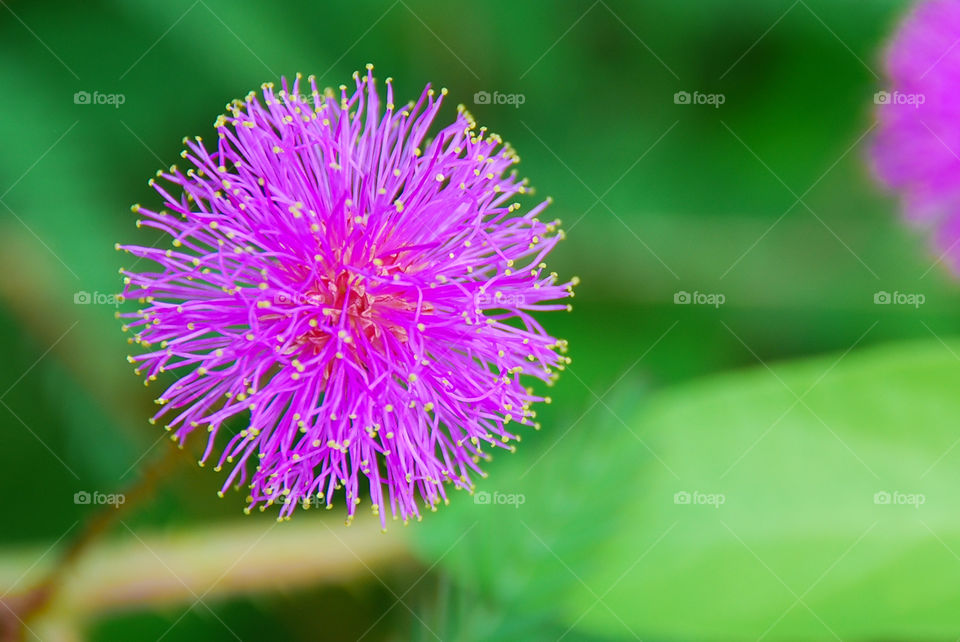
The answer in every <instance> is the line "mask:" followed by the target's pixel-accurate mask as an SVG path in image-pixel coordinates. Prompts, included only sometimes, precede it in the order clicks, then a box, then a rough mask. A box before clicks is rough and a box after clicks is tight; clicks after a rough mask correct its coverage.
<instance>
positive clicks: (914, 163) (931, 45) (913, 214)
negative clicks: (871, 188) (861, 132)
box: [872, 0, 960, 273]
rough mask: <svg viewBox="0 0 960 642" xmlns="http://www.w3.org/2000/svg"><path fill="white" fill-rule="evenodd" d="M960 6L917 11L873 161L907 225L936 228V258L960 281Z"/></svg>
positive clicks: (930, 5) (890, 57)
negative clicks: (895, 195) (894, 195)
mask: <svg viewBox="0 0 960 642" xmlns="http://www.w3.org/2000/svg"><path fill="white" fill-rule="evenodd" d="M958 41H960V0H928V1H924V2H920V3H919V4H918V5H916V7H915V8H914V9H913V12H912V14H911V15H909V16H908V17H907V18H906V20H905V21H904V23H903V24H902V25H901V27H900V28H899V30H898V32H897V34H896V35H895V36H894V39H893V42H892V44H891V45H890V47H889V49H888V51H887V54H886V71H887V76H888V78H889V82H890V86H889V88H888V89H887V90H886V91H881V92H878V93H877V94H876V95H875V99H874V102H875V103H877V108H876V110H877V119H878V124H879V127H878V130H877V134H876V137H875V140H874V145H873V150H872V156H873V163H874V167H875V170H876V173H877V175H878V176H879V177H880V179H881V180H882V181H883V182H884V183H886V184H887V185H888V186H889V187H890V188H892V189H893V190H895V191H896V192H898V193H899V194H900V196H901V200H902V203H903V208H904V210H905V212H906V215H907V218H908V219H910V220H911V221H913V222H914V223H916V224H918V225H921V226H923V227H925V228H929V229H930V231H931V236H932V239H931V240H932V244H933V246H934V251H935V252H936V254H937V255H938V256H940V257H942V259H943V260H945V261H946V262H947V264H948V265H949V266H950V268H951V269H952V270H953V271H954V272H956V273H960V46H957V43H958Z"/></svg>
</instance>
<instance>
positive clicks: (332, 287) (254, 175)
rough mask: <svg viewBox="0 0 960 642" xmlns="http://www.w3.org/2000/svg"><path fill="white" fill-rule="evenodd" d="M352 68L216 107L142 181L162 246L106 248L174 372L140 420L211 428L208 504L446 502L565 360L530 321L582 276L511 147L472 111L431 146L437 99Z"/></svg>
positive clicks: (150, 341) (152, 343) (143, 342)
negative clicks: (532, 382) (529, 201)
mask: <svg viewBox="0 0 960 642" xmlns="http://www.w3.org/2000/svg"><path fill="white" fill-rule="evenodd" d="M354 80H355V82H356V87H355V88H354V89H353V90H352V91H348V89H347V87H346V86H341V87H340V89H339V91H333V90H330V89H327V90H325V91H323V92H321V91H318V90H317V86H316V82H315V79H314V78H312V77H311V78H310V79H308V80H307V81H304V80H303V79H302V78H301V77H300V76H299V75H298V76H297V78H296V80H295V81H294V82H293V83H292V85H291V86H288V84H287V82H286V80H283V81H282V83H281V86H282V89H281V90H280V91H276V90H275V87H274V85H273V83H267V84H265V85H263V88H262V92H261V95H260V96H259V97H258V96H257V95H256V94H255V93H253V92H251V93H250V94H249V95H248V96H247V97H246V99H245V100H243V101H239V100H238V101H234V102H233V103H232V104H230V105H228V106H227V109H228V112H229V113H228V114H226V115H221V116H220V117H219V118H218V119H217V121H216V130H217V137H216V140H215V141H214V142H213V143H212V144H211V145H209V146H207V145H205V144H204V143H203V141H202V140H201V139H200V138H199V137H198V138H196V139H195V140H186V139H185V141H184V142H185V146H186V148H185V149H184V151H183V153H182V157H183V158H184V159H185V160H186V162H187V163H188V164H189V166H190V167H189V169H187V170H186V171H183V170H181V169H179V168H177V167H176V166H174V167H171V168H170V170H169V171H161V172H158V174H157V177H158V179H160V180H157V181H154V180H151V181H150V184H151V185H152V186H153V187H154V189H156V191H157V192H158V193H159V194H160V196H161V197H162V199H163V201H164V208H165V209H162V210H157V211H153V210H149V209H147V208H145V207H140V206H138V205H135V206H134V207H133V210H134V211H135V212H137V213H138V214H139V215H140V220H139V221H138V222H137V224H138V226H146V227H151V228H155V229H157V230H161V231H162V232H164V233H165V234H166V235H169V241H170V244H171V246H172V247H169V248H163V247H158V248H154V247H144V246H138V245H118V246H117V247H118V249H121V250H125V251H127V252H129V253H130V254H132V255H134V256H136V257H138V259H137V261H138V264H139V261H140V260H141V259H146V260H148V261H150V262H152V266H151V267H150V268H149V269H148V270H146V271H133V269H130V270H121V273H122V274H124V277H125V278H124V281H125V284H126V286H125V289H124V297H125V298H126V299H132V300H139V301H140V302H141V309H139V310H138V311H136V312H130V313H124V314H121V315H119V316H121V317H123V318H124V319H125V320H126V325H125V326H124V329H125V330H129V331H131V332H132V334H133V337H132V339H131V341H132V342H135V343H136V344H138V345H139V346H141V347H142V350H143V351H142V352H141V353H140V354H138V355H137V356H131V357H129V360H130V361H131V362H133V363H135V364H136V371H137V372H138V373H140V374H143V375H144V376H145V377H146V381H145V382H144V383H148V382H150V381H154V380H156V379H157V378H158V377H164V376H169V375H171V374H172V375H174V376H175V378H176V380H175V381H174V382H173V383H172V384H171V385H170V386H169V387H168V388H166V390H165V391H164V392H163V393H162V395H161V396H160V397H159V398H158V399H157V403H158V404H160V406H161V408H160V410H159V412H157V413H156V415H155V416H154V417H153V420H152V421H157V420H161V419H162V420H163V421H164V422H165V423H166V428H167V430H169V431H171V432H172V435H171V438H172V439H173V440H174V441H177V442H180V445H181V447H182V445H183V442H184V441H185V440H186V439H187V438H188V437H189V436H190V435H191V434H192V433H194V432H200V433H202V434H205V438H206V447H205V449H204V452H203V455H202V458H201V460H200V464H201V465H203V464H204V463H205V462H207V461H213V462H215V466H216V470H217V471H221V470H222V469H226V470H225V471H224V472H223V475H224V477H225V478H226V479H225V481H224V483H223V487H222V489H221V491H220V494H221V495H222V494H223V492H224V491H226V490H227V489H228V488H229V487H230V486H236V487H238V488H239V487H242V486H246V487H248V488H249V497H248V498H247V502H248V504H249V505H248V506H247V508H246V509H245V510H246V511H247V512H249V511H250V509H251V508H253V507H259V509H260V510H264V508H266V507H267V506H270V505H277V506H278V507H279V517H278V518H279V519H284V518H289V516H290V514H291V513H292V512H293V511H294V510H295V509H296V508H297V507H299V506H305V507H309V506H310V505H311V504H314V505H318V504H326V506H327V508H330V507H331V506H332V505H333V502H334V499H335V497H339V496H342V497H343V499H344V501H345V503H346V506H347V523H348V524H349V522H350V520H352V518H353V516H354V514H355V511H356V508H357V505H358V504H360V503H361V495H364V496H369V500H370V503H371V505H372V510H373V512H374V513H375V514H379V516H380V520H381V523H384V522H385V517H386V514H387V513H388V512H389V513H390V514H391V515H392V516H393V517H394V518H395V519H396V518H398V517H399V518H402V519H403V520H404V522H406V521H407V520H408V519H409V518H410V517H416V518H418V519H419V518H420V517H421V510H422V509H424V508H427V507H429V508H430V509H431V510H436V506H437V505H438V503H439V502H441V501H443V502H446V501H447V492H448V489H449V488H450V487H454V488H467V489H470V490H472V488H473V482H472V481H471V479H472V477H473V476H477V475H480V476H482V475H483V473H482V472H481V470H480V468H479V466H478V463H479V462H481V460H487V459H489V457H490V450H492V449H493V448H506V449H510V450H512V449H513V448H514V446H513V445H512V444H511V442H512V441H516V440H519V439H520V435H519V433H520V432H521V430H518V429H516V428H522V427H526V426H530V427H537V428H538V427H539V426H538V425H537V424H536V423H535V421H534V417H535V415H536V413H535V411H534V410H533V409H532V407H531V406H532V404H534V402H538V401H544V400H546V401H549V398H548V397H541V396H538V395H537V394H535V393H534V391H533V389H532V388H527V387H525V385H524V383H525V382H526V381H527V380H528V379H530V378H531V377H532V378H537V379H540V380H542V381H544V382H547V383H548V384H549V383H551V382H552V381H553V379H554V378H555V377H556V376H557V372H558V371H559V370H562V369H563V367H564V365H565V364H566V363H568V361H569V359H568V358H567V357H565V356H563V354H562V353H563V352H565V343H564V342H562V341H558V340H557V339H555V338H553V337H551V336H550V335H549V334H548V333H547V332H546V331H545V330H544V328H543V326H541V325H540V323H539V322H538V321H537V320H536V319H535V318H534V313H536V312H542V311H548V310H567V309H569V306H568V305H567V304H566V303H565V302H560V301H561V300H562V299H564V298H566V297H569V296H572V286H573V285H574V284H575V279H574V280H573V281H569V282H565V283H561V282H559V281H558V278H557V275H556V274H555V273H552V272H548V271H547V270H546V265H545V264H544V262H543V261H544V258H545V257H546V255H547V254H548V253H549V252H550V251H551V250H552V249H553V247H554V246H555V245H556V243H557V241H558V240H559V239H560V238H562V236H563V231H562V230H560V229H559V228H558V225H559V221H544V220H541V216H542V214H543V211H544V208H545V207H546V206H547V205H548V203H549V199H548V200H547V201H544V202H541V203H539V204H537V205H535V206H533V207H532V208H530V209H527V210H526V211H524V208H523V207H522V206H521V205H520V204H519V203H517V202H515V200H514V199H515V198H516V197H517V196H518V195H522V194H524V193H529V192H531V190H530V189H529V188H528V187H527V186H526V179H518V177H517V176H516V173H515V172H513V171H511V167H512V166H513V164H514V163H516V162H518V157H517V156H516V154H515V153H514V151H513V150H512V149H511V148H510V147H509V146H508V145H506V144H505V143H504V142H503V141H502V140H501V139H500V138H499V137H498V136H496V135H494V134H489V133H487V131H486V130H485V128H480V129H477V127H476V123H475V122H474V120H473V119H472V117H471V116H470V114H469V113H468V112H467V111H466V110H465V109H464V108H463V106H462V105H461V106H460V107H459V108H458V110H457V115H456V118H455V120H454V121H453V122H452V124H450V125H448V126H446V127H444V128H443V129H441V130H440V131H439V132H438V133H437V134H436V135H435V136H434V137H433V138H428V130H429V129H430V127H431V123H432V122H433V120H434V118H435V117H436V116H437V114H438V112H439V111H440V108H441V104H442V102H443V96H444V95H445V94H446V93H447V92H446V90H442V91H441V92H439V94H437V93H435V92H434V91H433V90H432V89H430V88H429V86H428V87H427V88H426V89H425V90H424V91H423V93H422V94H421V95H420V97H419V99H418V100H417V101H416V102H411V103H409V104H407V105H400V106H397V105H395V104H394V92H393V86H392V84H391V80H390V79H387V81H386V102H385V104H384V103H382V102H381V98H380V96H379V95H378V90H377V87H376V83H375V81H374V78H373V74H372V66H370V65H368V66H367V73H366V74H365V75H362V74H359V73H358V74H354ZM307 85H309V89H307V87H306V86H307ZM301 92H303V93H301ZM133 267H136V266H133ZM163 373H167V375H164V374H163Z"/></svg>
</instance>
